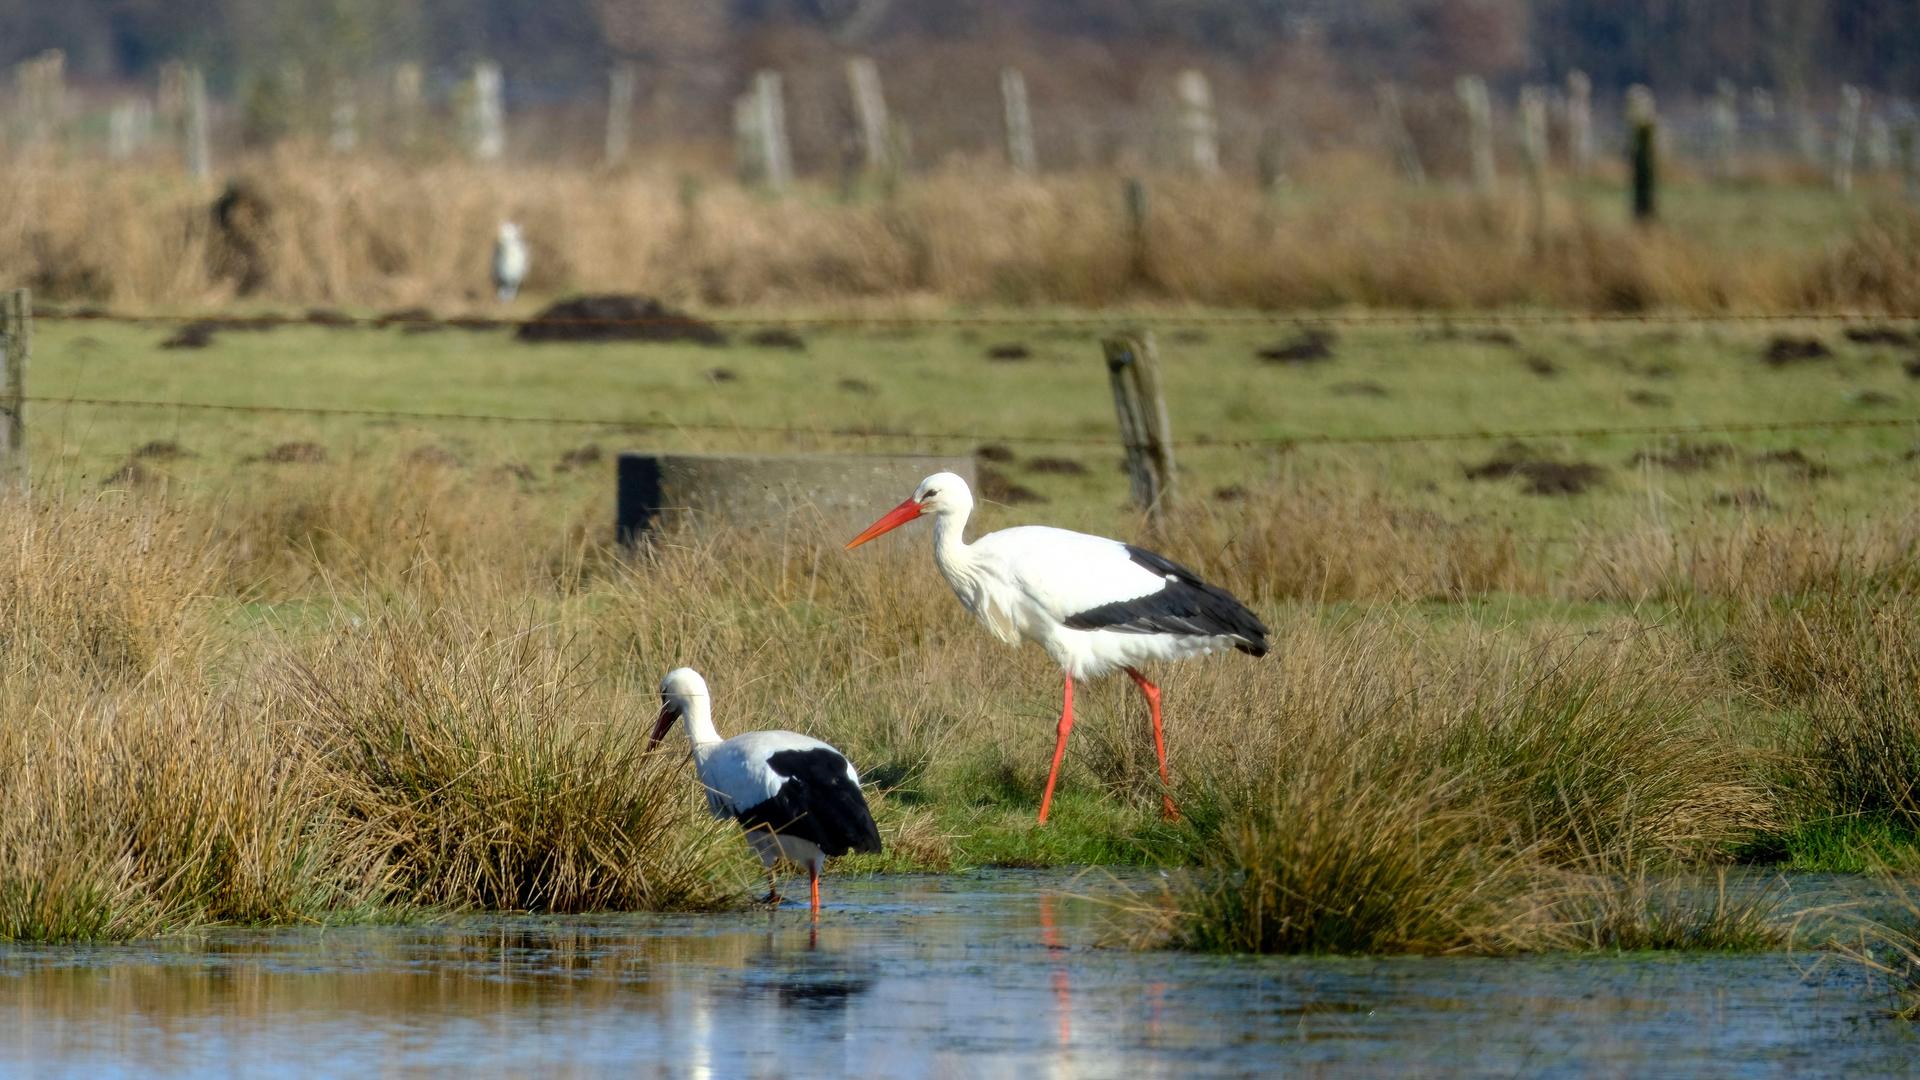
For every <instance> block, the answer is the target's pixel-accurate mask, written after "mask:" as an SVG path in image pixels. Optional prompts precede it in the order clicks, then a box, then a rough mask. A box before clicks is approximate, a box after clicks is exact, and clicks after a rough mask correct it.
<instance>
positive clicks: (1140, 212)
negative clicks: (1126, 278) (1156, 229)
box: [1125, 176, 1153, 284]
mask: <svg viewBox="0 0 1920 1080" xmlns="http://www.w3.org/2000/svg"><path fill="white" fill-rule="evenodd" d="M1125 194H1126V200H1127V251H1128V256H1129V261H1128V266H1129V273H1130V275H1131V277H1132V279H1133V281H1134V283H1135V284H1140V283H1143V282H1145V281H1147V280H1148V279H1149V278H1150V277H1152V276H1153V266H1152V260H1151V256H1150V254H1149V251H1148V245H1147V185H1146V183H1145V182H1143V181H1142V180H1141V179H1140V178H1139V177H1137V176H1129V177H1127V183H1126V189H1125Z"/></svg>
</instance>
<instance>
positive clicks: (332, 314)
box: [306, 308, 359, 330]
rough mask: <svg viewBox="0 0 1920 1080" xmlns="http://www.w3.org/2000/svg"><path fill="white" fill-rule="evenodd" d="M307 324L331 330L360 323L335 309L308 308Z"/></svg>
mask: <svg viewBox="0 0 1920 1080" xmlns="http://www.w3.org/2000/svg"><path fill="white" fill-rule="evenodd" d="M306 322H307V324H308V325H310V326H324V327H327V328H328V329H330V330H340V329H345V328H347V327H351V326H353V325H355V324H356V323H358V322H359V320H358V319H355V318H354V317H353V316H351V315H349V314H347V313H346V312H344V311H337V310H335V309H333V308H308V309H307V317H306Z"/></svg>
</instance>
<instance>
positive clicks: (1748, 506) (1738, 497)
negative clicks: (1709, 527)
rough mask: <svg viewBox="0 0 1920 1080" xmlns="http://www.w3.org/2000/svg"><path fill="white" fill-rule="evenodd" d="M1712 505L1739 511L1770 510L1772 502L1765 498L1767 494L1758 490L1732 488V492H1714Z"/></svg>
mask: <svg viewBox="0 0 1920 1080" xmlns="http://www.w3.org/2000/svg"><path fill="white" fill-rule="evenodd" d="M1713 505H1715V506H1731V507H1734V508H1736V509H1740V510H1771V509H1773V500H1772V499H1769V498H1767V493H1766V492H1764V491H1761V490H1760V489H1759V488H1753V487H1747V488H1734V489H1733V490H1732V491H1721V492H1716V493H1715V494H1714V496H1713Z"/></svg>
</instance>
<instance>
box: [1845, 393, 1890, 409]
mask: <svg viewBox="0 0 1920 1080" xmlns="http://www.w3.org/2000/svg"><path fill="white" fill-rule="evenodd" d="M1847 404H1849V405H1855V406H1858V407H1860V408H1865V409H1878V408H1885V407H1886V406H1888V405H1898V404H1900V399H1899V398H1897V397H1894V396H1893V395H1892V394H1889V393H1887V392H1886V391H1885V390H1855V391H1854V392H1853V393H1851V394H1848V395H1847Z"/></svg>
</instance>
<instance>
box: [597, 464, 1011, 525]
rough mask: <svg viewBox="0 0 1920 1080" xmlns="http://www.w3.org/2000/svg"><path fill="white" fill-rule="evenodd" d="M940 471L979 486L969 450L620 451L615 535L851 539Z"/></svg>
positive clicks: (617, 474)
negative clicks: (695, 532)
mask: <svg viewBox="0 0 1920 1080" xmlns="http://www.w3.org/2000/svg"><path fill="white" fill-rule="evenodd" d="M937 472H952V473H958V474H960V475H961V476H962V477H964V478H966V481H967V483H969V484H972V483H974V463H973V458H972V457H971V456H969V455H943V454H665V453H650V452H646V451H627V452H624V453H622V454H621V455H620V457H619V461H618V464H617V471H616V482H617V484H618V499H617V505H616V510H615V529H616V535H617V536H618V537H619V540H620V542H621V543H623V544H631V543H633V542H634V541H635V540H638V539H640V538H641V537H642V536H643V535H644V534H645V533H647V532H648V531H649V530H652V529H657V528H660V527H661V526H663V525H667V524H682V523H684V524H686V525H688V526H690V527H692V528H695V529H703V528H710V527H716V526H717V527H724V528H744V529H758V530H765V531H768V532H772V533H776V534H780V535H785V536H788V537H790V538H794V539H802V538H806V539H816V538H817V539H819V540H822V541H845V540H850V539H852V538H853V536H854V534H855V533H858V532H859V531H860V530H861V529H863V528H865V527H866V526H867V525H868V524H870V523H871V522H872V521H873V519H875V518H877V517H879V516H880V515H881V514H882V513H885V512H886V511H888V510H890V509H892V508H893V507H894V506H896V505H898V504H899V502H900V500H902V499H904V498H906V497H907V496H909V495H911V494H913V489H914V486H915V485H917V484H919V483H920V481H921V480H923V479H925V478H926V477H927V476H928V475H930V474H932V473H937Z"/></svg>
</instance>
